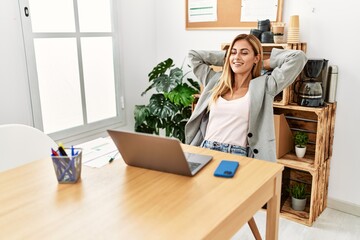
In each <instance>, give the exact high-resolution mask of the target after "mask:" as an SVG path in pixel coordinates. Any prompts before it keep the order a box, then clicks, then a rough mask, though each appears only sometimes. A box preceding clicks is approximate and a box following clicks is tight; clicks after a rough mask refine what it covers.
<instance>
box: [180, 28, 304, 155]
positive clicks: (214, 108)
mask: <svg viewBox="0 0 360 240" xmlns="http://www.w3.org/2000/svg"><path fill="white" fill-rule="evenodd" d="M224 57H225V52H224V51H194V50H191V51H190V52H189V58H190V61H191V64H192V69H193V72H194V74H195V76H196V77H197V78H198V79H199V80H200V81H201V82H202V84H203V85H204V89H203V92H202V94H201V96H200V98H199V100H198V103H197V105H196V108H195V109H194V112H193V114H192V116H191V117H190V120H189V121H188V123H187V124H186V127H185V135H186V139H185V141H186V143H187V144H191V145H196V146H202V147H206V148H210V149H214V150H219V151H223V152H229V153H234V154H240V155H244V156H249V157H254V158H257V159H262V160H267V161H273V162H274V161H276V154H275V132H274V119H273V101H274V97H275V96H276V95H277V94H278V93H280V92H281V91H282V90H283V89H284V88H286V87H287V86H289V85H290V84H291V83H292V82H293V81H294V80H295V78H296V77H297V76H298V75H299V74H300V72H301V71H302V69H303V67H304V65H305V63H306V61H307V58H306V56H305V54H304V53H303V52H302V51H300V50H280V49H276V48H274V49H273V50H272V52H271V55H270V59H267V60H264V61H263V54H262V47H261V43H260V41H259V40H258V39H257V38H256V37H255V36H254V35H247V34H240V35H238V36H236V37H235V39H234V40H233V41H232V43H231V45H230V47H229V48H228V51H227V54H226V57H225V63H224ZM212 65H214V66H223V72H222V73H217V72H215V71H213V70H212V68H211V66H212ZM262 68H265V69H267V70H270V69H273V71H272V72H271V74H270V75H262V76H261V70H262Z"/></svg>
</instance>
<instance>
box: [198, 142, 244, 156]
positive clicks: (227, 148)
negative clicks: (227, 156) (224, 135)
mask: <svg viewBox="0 0 360 240" xmlns="http://www.w3.org/2000/svg"><path fill="white" fill-rule="evenodd" d="M200 147H203V148H208V149H211V150H216V151H220V152H226V153H232V154H237V155H241V156H245V157H246V156H247V155H248V148H246V147H242V146H238V145H232V144H227V143H220V142H215V141H208V140H204V141H203V142H202V143H201V145H200Z"/></svg>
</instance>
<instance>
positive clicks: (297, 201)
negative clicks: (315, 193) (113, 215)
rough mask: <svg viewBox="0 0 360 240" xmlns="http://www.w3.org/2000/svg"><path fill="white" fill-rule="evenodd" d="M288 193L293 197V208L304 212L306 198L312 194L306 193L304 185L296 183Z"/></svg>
mask: <svg viewBox="0 0 360 240" xmlns="http://www.w3.org/2000/svg"><path fill="white" fill-rule="evenodd" d="M287 190H288V192H289V193H290V196H291V207H292V208H293V209H294V210H296V211H303V210H304V209H305V205H306V197H308V196H309V195H310V194H309V193H308V192H307V191H306V186H305V184H304V183H295V184H293V185H292V186H290V187H289V188H288V189H287Z"/></svg>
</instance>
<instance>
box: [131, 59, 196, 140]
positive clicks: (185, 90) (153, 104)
mask: <svg viewBox="0 0 360 240" xmlns="http://www.w3.org/2000/svg"><path fill="white" fill-rule="evenodd" d="M187 73H188V72H187ZM187 73H185V74H184V72H183V70H182V67H181V68H178V67H175V66H174V64H173V60H172V59H171V58H168V59H167V60H165V61H163V62H160V63H159V64H158V65H156V66H155V67H154V69H153V70H152V71H151V72H150V73H149V74H148V76H149V82H150V85H149V87H148V88H147V89H146V90H145V91H144V92H143V93H142V94H141V96H144V94H146V92H147V91H149V90H150V89H154V90H155V91H156V93H154V94H153V95H152V96H151V97H150V100H149V103H148V104H147V105H136V106H135V110H134V118H135V131H136V132H144V133H150V134H156V135H159V134H160V130H161V129H162V130H164V132H165V135H166V136H167V137H175V138H178V139H179V140H180V141H181V142H185V124H186V123H187V121H188V120H189V118H190V116H191V112H192V110H191V104H192V103H193V102H194V100H195V98H194V94H198V93H199V92H200V85H199V83H198V82H196V81H193V80H192V79H191V78H186V79H185V76H186V74H187Z"/></svg>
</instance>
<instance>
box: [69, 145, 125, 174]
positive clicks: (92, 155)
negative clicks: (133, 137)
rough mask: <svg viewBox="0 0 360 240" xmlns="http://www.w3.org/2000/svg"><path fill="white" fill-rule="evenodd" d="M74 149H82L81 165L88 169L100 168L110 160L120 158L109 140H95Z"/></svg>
mask: <svg viewBox="0 0 360 240" xmlns="http://www.w3.org/2000/svg"><path fill="white" fill-rule="evenodd" d="M74 147H76V148H82V163H83V165H85V166H89V167H95V168H100V167H103V166H105V165H106V164H109V160H110V159H111V158H115V159H117V158H121V156H120V154H119V152H118V150H117V148H116V146H115V144H114V142H113V141H112V140H111V138H97V139H94V140H92V141H89V142H85V143H82V144H79V145H77V146H74Z"/></svg>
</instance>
